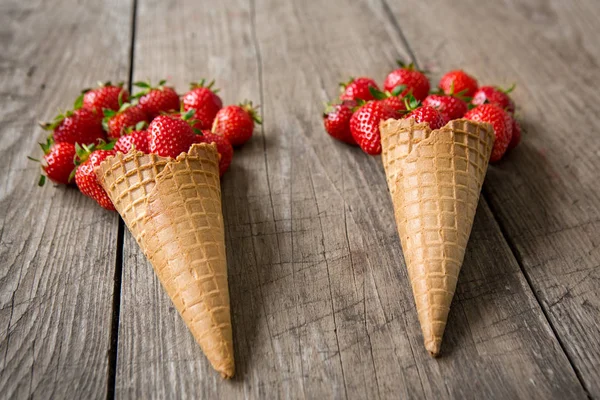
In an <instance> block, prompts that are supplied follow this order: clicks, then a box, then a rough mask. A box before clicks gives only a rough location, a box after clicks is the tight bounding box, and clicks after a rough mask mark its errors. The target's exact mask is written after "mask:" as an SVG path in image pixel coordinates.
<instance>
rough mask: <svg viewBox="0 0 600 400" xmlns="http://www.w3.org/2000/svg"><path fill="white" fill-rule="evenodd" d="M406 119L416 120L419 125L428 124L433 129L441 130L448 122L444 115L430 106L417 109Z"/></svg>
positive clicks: (406, 116) (407, 115)
mask: <svg viewBox="0 0 600 400" xmlns="http://www.w3.org/2000/svg"><path fill="white" fill-rule="evenodd" d="M404 118H414V119H415V122H417V123H421V122H426V123H428V124H429V127H430V128H431V129H440V128H441V127H442V126H444V125H446V123H447V122H448V121H447V120H446V117H444V115H443V114H442V113H440V112H439V111H438V110H436V109H435V108H433V107H430V106H420V107H417V108H415V109H414V110H412V111H411V112H409V113H408V114H406V115H405V116H404Z"/></svg>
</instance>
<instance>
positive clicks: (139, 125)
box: [135, 121, 148, 131]
mask: <svg viewBox="0 0 600 400" xmlns="http://www.w3.org/2000/svg"><path fill="white" fill-rule="evenodd" d="M147 126H148V123H147V122H146V121H140V122H138V123H137V124H135V130H136V131H143V130H144V129H145V128H146V127H147Z"/></svg>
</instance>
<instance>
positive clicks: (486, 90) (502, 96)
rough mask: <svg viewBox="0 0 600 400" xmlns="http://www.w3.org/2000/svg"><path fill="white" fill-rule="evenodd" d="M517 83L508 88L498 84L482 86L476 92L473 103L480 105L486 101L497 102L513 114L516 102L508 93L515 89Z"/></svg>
mask: <svg viewBox="0 0 600 400" xmlns="http://www.w3.org/2000/svg"><path fill="white" fill-rule="evenodd" d="M514 88H515V85H513V86H511V87H510V88H508V89H506V90H505V89H502V88H500V87H498V86H482V87H480V88H479V89H477V91H476V92H475V95H474V96H473V100H471V103H472V104H474V105H476V106H478V105H481V104H484V103H491V104H495V105H497V106H498V107H500V108H501V109H503V110H506V111H508V112H509V113H510V114H511V115H512V114H514V113H515V103H514V102H513V100H512V99H511V98H510V96H509V95H508V94H509V93H510V92H512V91H513V89H514Z"/></svg>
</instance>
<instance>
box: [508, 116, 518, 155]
mask: <svg viewBox="0 0 600 400" xmlns="http://www.w3.org/2000/svg"><path fill="white" fill-rule="evenodd" d="M520 142H521V124H519V123H518V122H517V120H516V119H514V118H513V125H512V138H511V139H510V143H509V144H508V148H507V151H508V150H512V149H514V148H515V147H517V145H518V144H519V143H520Z"/></svg>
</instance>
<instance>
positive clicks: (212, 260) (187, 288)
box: [97, 144, 235, 378]
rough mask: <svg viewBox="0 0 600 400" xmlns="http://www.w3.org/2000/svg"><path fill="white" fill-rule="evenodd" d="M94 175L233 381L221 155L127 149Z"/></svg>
mask: <svg viewBox="0 0 600 400" xmlns="http://www.w3.org/2000/svg"><path fill="white" fill-rule="evenodd" d="M97 176H98V179H99V181H100V182H101V184H102V186H103V187H104V188H105V190H106V191H107V193H108V194H109V196H110V198H111V200H112V201H113V203H114V205H115V208H116V209H117V211H118V212H119V213H120V214H121V216H122V217H123V220H124V221H125V223H126V224H127V226H128V227H129V229H130V230H131V232H132V234H133V235H134V236H135V237H136V240H137V241H138V244H139V245H140V247H141V248H142V250H143V251H144V253H145V254H146V256H147V257H148V259H149V260H150V262H151V263H152V266H153V267H154V270H155V271H156V274H157V275H158V278H159V280H160V281H161V283H162V285H163V287H164V288H165V290H166V291H167V293H168V295H169V297H170V298H171V300H172V301H173V304H174V305H175V307H176V308H177V310H178V311H179V313H180V315H181V316H182V318H183V320H184V321H185V323H186V324H187V326H188V328H189V329H190V331H191V332H192V334H193V335H194V338H195V339H196V341H197V342H198V343H199V344H200V346H201V347H202V350H203V351H204V354H205V355H206V357H207V358H208V359H209V361H210V362H211V364H212V365H213V367H214V368H215V369H216V370H217V371H219V372H220V373H221V375H222V376H223V377H225V378H230V377H232V376H233V374H234V371H235V366H234V359H233V339H232V330H231V317H230V305H229V289H228V285H227V262H226V258H225V237H224V226H223V215H222V211H221V189H220V182H219V156H218V153H217V150H216V147H215V146H214V145H208V144H195V145H193V146H192V148H191V149H190V151H189V152H188V153H182V154H181V155H179V156H178V157H177V159H170V158H164V157H160V156H156V155H148V154H143V153H140V152H136V151H132V152H130V153H128V154H121V153H118V154H117V155H116V156H114V157H110V158H108V159H106V160H105V161H104V162H103V163H102V164H101V165H100V166H99V168H98V170H97Z"/></svg>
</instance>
